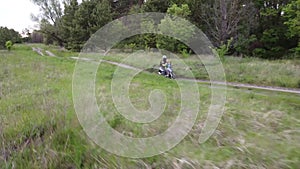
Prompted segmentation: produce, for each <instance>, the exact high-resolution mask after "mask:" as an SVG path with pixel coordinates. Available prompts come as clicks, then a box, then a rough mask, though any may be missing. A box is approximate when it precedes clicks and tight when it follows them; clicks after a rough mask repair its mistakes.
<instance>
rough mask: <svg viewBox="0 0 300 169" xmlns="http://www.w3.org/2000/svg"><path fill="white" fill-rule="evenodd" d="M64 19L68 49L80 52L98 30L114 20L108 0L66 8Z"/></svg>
mask: <svg viewBox="0 0 300 169" xmlns="http://www.w3.org/2000/svg"><path fill="white" fill-rule="evenodd" d="M66 10H67V11H65V12H66V14H67V15H66V16H64V17H63V25H64V30H65V31H64V32H66V39H67V40H68V44H67V46H68V48H69V49H73V50H76V51H79V50H80V49H81V48H82V47H83V44H84V43H85V42H86V41H87V40H88V39H89V38H90V37H91V35H92V34H94V33H95V32H96V31H97V30H98V29H100V28H101V27H102V26H104V25H105V24H107V23H108V22H110V21H111V20H112V13H111V6H110V3H109V1H108V0H90V1H83V2H82V3H81V4H80V5H79V6H77V7H76V4H75V3H74V4H73V7H71V6H67V7H66Z"/></svg>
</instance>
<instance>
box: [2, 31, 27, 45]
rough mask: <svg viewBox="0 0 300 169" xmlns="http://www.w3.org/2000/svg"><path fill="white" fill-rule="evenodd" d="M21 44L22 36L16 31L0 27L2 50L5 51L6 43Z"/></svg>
mask: <svg viewBox="0 0 300 169" xmlns="http://www.w3.org/2000/svg"><path fill="white" fill-rule="evenodd" d="M7 41H11V42H12V43H21V41H22V38H21V35H20V34H19V33H18V32H17V31H15V30H14V29H8V28H7V27H0V49H5V48H6V46H5V44H6V42H7Z"/></svg>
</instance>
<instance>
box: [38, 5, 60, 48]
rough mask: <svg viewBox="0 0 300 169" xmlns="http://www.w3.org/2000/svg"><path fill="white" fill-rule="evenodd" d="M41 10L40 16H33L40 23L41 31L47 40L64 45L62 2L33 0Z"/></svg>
mask: <svg viewBox="0 0 300 169" xmlns="http://www.w3.org/2000/svg"><path fill="white" fill-rule="evenodd" d="M32 2H33V3H34V4H36V5H37V6H38V7H39V8H40V10H41V12H42V13H41V15H40V16H39V17H35V16H33V20H36V21H38V22H39V24H40V32H42V33H44V34H45V37H46V41H48V42H52V41H55V42H57V43H58V45H60V46H63V44H64V42H65V40H64V38H63V37H62V36H61V32H60V31H61V18H62V16H63V12H62V7H61V3H60V1H59V0H32Z"/></svg>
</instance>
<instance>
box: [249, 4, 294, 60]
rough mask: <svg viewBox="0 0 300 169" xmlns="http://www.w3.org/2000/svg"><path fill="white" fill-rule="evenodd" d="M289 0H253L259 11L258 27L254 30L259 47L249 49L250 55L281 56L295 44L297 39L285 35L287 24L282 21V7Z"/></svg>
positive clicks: (263, 56)
mask: <svg viewBox="0 0 300 169" xmlns="http://www.w3.org/2000/svg"><path fill="white" fill-rule="evenodd" d="M289 2H291V0H264V1H260V0H257V1H255V5H256V8H257V9H258V11H259V13H258V14H257V17H258V21H259V24H258V27H257V29H256V30H255V31H254V34H255V36H256V39H257V41H255V42H254V44H259V47H256V48H253V49H251V50H250V52H251V53H252V55H254V56H257V57H262V58H273V59H274V58H282V57H283V56H284V55H286V54H287V52H288V50H289V49H291V48H293V47H295V46H296V45H297V41H295V40H294V39H291V38H288V37H287V36H285V35H286V33H287V30H288V26H287V25H285V24H284V23H285V22H286V21H287V18H285V17H284V11H283V9H284V7H286V5H287V4H289Z"/></svg>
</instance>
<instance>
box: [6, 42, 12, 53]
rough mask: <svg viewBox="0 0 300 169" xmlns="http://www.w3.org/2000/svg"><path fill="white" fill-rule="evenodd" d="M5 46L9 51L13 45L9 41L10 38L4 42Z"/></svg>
mask: <svg viewBox="0 0 300 169" xmlns="http://www.w3.org/2000/svg"><path fill="white" fill-rule="evenodd" d="M5 46H6V49H7V50H8V51H10V50H11V48H12V46H13V43H12V41H11V40H9V41H7V42H6V43H5Z"/></svg>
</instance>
